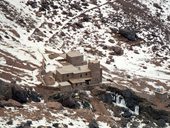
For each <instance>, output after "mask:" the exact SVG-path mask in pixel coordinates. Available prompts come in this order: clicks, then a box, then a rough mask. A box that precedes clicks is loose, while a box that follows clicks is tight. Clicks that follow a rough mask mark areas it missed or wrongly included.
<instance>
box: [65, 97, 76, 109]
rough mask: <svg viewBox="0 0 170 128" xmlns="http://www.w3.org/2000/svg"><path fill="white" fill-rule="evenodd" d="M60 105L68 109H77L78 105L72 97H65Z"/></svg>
mask: <svg viewBox="0 0 170 128" xmlns="http://www.w3.org/2000/svg"><path fill="white" fill-rule="evenodd" d="M62 105H63V106H64V107H68V108H77V107H78V106H79V104H78V103H77V102H76V100H74V99H73V98H72V97H66V98H64V99H63V102H62Z"/></svg>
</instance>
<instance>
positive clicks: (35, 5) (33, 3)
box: [26, 1, 37, 8]
mask: <svg viewBox="0 0 170 128" xmlns="http://www.w3.org/2000/svg"><path fill="white" fill-rule="evenodd" d="M26 5H27V6H29V5H30V6H31V7H32V8H36V7H37V2H36V1H27V3H26Z"/></svg>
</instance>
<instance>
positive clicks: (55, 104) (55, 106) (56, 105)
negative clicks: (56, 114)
mask: <svg viewBox="0 0 170 128" xmlns="http://www.w3.org/2000/svg"><path fill="white" fill-rule="evenodd" d="M47 107H48V108H50V109H55V110H61V109H62V108H63V106H62V104H61V103H59V102H47Z"/></svg>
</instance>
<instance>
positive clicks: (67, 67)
mask: <svg viewBox="0 0 170 128" xmlns="http://www.w3.org/2000/svg"><path fill="white" fill-rule="evenodd" d="M76 70H78V69H77V68H76V67H75V66H73V65H65V66H63V67H61V68H57V70H56V71H57V72H59V73H60V74H69V73H73V72H74V71H76Z"/></svg>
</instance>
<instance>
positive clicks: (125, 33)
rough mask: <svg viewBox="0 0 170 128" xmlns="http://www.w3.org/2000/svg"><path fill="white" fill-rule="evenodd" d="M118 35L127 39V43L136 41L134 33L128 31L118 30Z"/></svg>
mask: <svg viewBox="0 0 170 128" xmlns="http://www.w3.org/2000/svg"><path fill="white" fill-rule="evenodd" d="M119 34H120V35H122V36H123V37H125V38H127V39H128V40H129V41H136V40H137V39H138V36H137V35H136V32H135V31H133V30H130V29H119Z"/></svg>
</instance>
